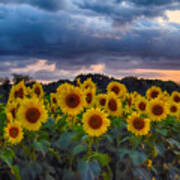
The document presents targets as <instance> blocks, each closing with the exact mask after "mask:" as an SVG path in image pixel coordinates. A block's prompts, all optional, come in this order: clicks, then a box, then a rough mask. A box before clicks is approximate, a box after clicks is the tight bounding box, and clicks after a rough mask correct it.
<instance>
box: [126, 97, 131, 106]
mask: <svg viewBox="0 0 180 180" xmlns="http://www.w3.org/2000/svg"><path fill="white" fill-rule="evenodd" d="M127 103H128V105H129V107H131V105H132V98H131V97H130V98H128V100H127Z"/></svg>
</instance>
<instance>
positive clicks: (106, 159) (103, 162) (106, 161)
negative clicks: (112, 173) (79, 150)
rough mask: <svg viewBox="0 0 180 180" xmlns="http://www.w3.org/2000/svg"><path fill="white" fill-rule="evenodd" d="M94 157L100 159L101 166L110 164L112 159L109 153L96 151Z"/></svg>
mask: <svg viewBox="0 0 180 180" xmlns="http://www.w3.org/2000/svg"><path fill="white" fill-rule="evenodd" d="M93 157H94V158H95V159H96V160H98V162H99V163H100V164H101V166H108V164H109V161H110V159H109V156H108V155H107V154H104V153H98V152H95V153H94V154H93Z"/></svg>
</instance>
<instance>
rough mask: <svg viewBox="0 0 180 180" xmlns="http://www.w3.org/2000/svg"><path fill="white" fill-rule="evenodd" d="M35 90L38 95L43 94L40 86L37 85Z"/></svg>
mask: <svg viewBox="0 0 180 180" xmlns="http://www.w3.org/2000/svg"><path fill="white" fill-rule="evenodd" d="M34 92H35V94H36V95H37V96H40V94H41V90H40V88H39V87H36V88H35V90H34Z"/></svg>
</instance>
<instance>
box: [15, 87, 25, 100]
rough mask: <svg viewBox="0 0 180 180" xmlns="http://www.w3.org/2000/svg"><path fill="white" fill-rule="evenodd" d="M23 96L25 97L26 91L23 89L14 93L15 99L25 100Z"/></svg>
mask: <svg viewBox="0 0 180 180" xmlns="http://www.w3.org/2000/svg"><path fill="white" fill-rule="evenodd" d="M23 96H24V91H23V88H20V89H19V90H17V91H15V93H14V97H15V98H18V97H19V98H21V99H22V98H23Z"/></svg>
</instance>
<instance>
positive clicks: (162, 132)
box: [156, 129, 167, 136]
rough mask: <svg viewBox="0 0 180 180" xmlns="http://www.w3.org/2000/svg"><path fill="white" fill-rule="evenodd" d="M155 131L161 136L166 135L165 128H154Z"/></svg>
mask: <svg viewBox="0 0 180 180" xmlns="http://www.w3.org/2000/svg"><path fill="white" fill-rule="evenodd" d="M156 132H158V133H159V134H161V135H162V136H167V130H166V129H156Z"/></svg>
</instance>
